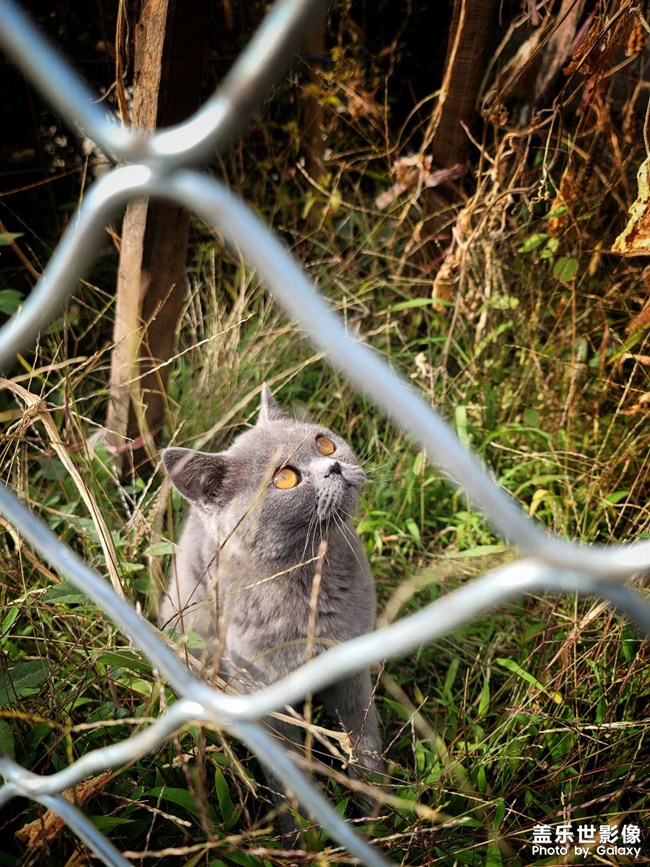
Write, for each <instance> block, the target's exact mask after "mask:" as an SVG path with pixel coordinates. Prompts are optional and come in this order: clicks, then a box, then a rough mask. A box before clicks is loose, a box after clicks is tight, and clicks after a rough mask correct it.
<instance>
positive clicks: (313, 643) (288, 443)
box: [160, 387, 382, 782]
mask: <svg viewBox="0 0 650 867" xmlns="http://www.w3.org/2000/svg"><path fill="white" fill-rule="evenodd" d="M162 460H163V464H164V467H165V470H166V471H167V474H168V475H169V478H170V479H171V481H172V483H173V484H174V486H175V487H176V488H177V489H178V490H179V491H180V493H181V494H182V495H183V497H185V499H187V500H189V502H190V503H191V510H190V513H189V516H188V518H187V520H186V522H185V525H184V527H183V530H182V533H181V536H180V540H179V552H178V556H177V559H176V567H175V570H173V571H172V576H171V580H170V584H169V588H168V591H167V595H166V596H165V598H164V600H163V604H162V608H161V614H160V622H161V625H162V626H163V627H166V628H168V627H173V628H174V631H175V632H178V633H181V634H182V633H190V632H193V633H195V634H198V635H199V636H201V637H202V638H203V639H205V643H206V647H207V650H208V652H209V653H211V654H214V655H215V656H217V657H218V658H219V659H218V663H219V664H220V667H221V670H222V672H225V673H229V674H230V675H232V677H233V682H234V683H235V684H236V686H237V688H238V689H239V690H240V691H251V690H254V689H257V688H259V687H260V686H263V685H264V684H268V683H272V682H273V681H275V680H278V679H279V678H281V677H284V676H285V675H287V674H289V672H291V671H293V670H294V669H296V668H297V667H298V666H300V665H302V664H303V663H304V662H306V661H307V659H308V658H309V656H310V655H316V654H318V653H321V652H323V651H324V650H327V648H328V647H332V646H334V645H336V644H339V643H341V642H343V641H347V640H348V639H350V638H355V637H356V636H358V635H361V634H363V633H364V632H368V631H370V630H371V629H373V627H374V621H375V608H376V599H375V585H374V581H373V578H372V574H371V572H370V567H369V565H368V561H367V559H366V556H365V554H364V552H363V548H362V547H361V544H360V543H359V540H358V538H357V536H356V534H355V532H354V530H353V529H352V526H351V523H350V521H351V518H352V516H353V515H354V513H355V511H356V508H357V501H358V496H359V490H360V489H361V486H362V485H363V483H364V480H365V473H364V472H363V470H362V469H361V467H359V465H358V464H357V461H356V459H355V456H354V454H353V453H352V451H351V449H350V447H349V446H348V444H347V443H346V442H345V440H343V439H341V437H339V436H337V435H336V434H334V433H332V431H330V430H328V429H327V428H324V427H322V426H320V425H314V424H308V423H305V422H297V421H294V420H292V419H291V418H290V417H289V416H288V415H287V414H286V413H285V412H284V411H283V410H282V409H280V407H279V406H278V405H277V403H276V402H275V400H274V399H273V397H272V395H271V393H270V391H269V390H268V389H267V388H266V387H264V389H263V391H262V402H261V409H260V413H259V417H258V419H257V424H256V425H255V427H253V428H251V429H249V430H247V431H245V432H244V433H242V434H240V436H239V437H237V439H236V440H235V442H234V443H233V445H232V446H231V447H230V448H229V449H228V450H227V451H225V452H219V453H216V454H208V453H205V452H196V451H192V450H190V449H181V448H169V449H166V450H165V451H164V452H163V454H162ZM317 570H318V571H319V572H320V587H319V590H318V597H317V598H318V602H317V608H316V616H315V617H314V612H313V603H311V613H310V600H311V599H312V588H313V585H314V577H315V575H316V571H317ZM314 621H315V623H314ZM310 626H311V637H310ZM314 626H315V629H314V628H313V627H314ZM318 698H319V699H320V700H321V701H322V703H323V705H324V707H325V709H326V711H328V712H329V713H330V715H332V716H333V717H334V718H335V719H337V720H340V722H341V723H342V724H343V726H344V728H345V729H346V730H347V731H348V732H349V733H350V734H351V736H352V743H353V745H354V748H355V758H356V761H357V762H358V764H359V765H360V766H361V767H363V768H366V769H368V770H373V771H377V770H380V768H381V766H382V763H381V759H380V753H381V737H380V734H379V721H378V717H377V711H376V709H375V707H374V704H373V701H372V691H371V682H370V672H369V671H368V670H366V671H363V672H361V673H359V674H356V675H353V676H351V677H349V678H346V679H345V680H343V681H341V682H339V683H337V684H333V685H332V686H330V687H328V688H327V689H325V690H323V691H322V692H321V693H320V694H319V696H318ZM269 722H270V724H271V725H272V726H273V728H274V729H275V730H276V731H277V732H278V734H280V735H282V736H284V737H286V738H288V739H289V740H290V741H292V742H294V743H297V741H298V739H299V736H300V735H299V732H300V729H298V728H297V727H295V726H291V725H289V724H286V725H285V724H283V723H281V722H279V721H276V720H269ZM271 782H276V781H273V780H272V779H271Z"/></svg>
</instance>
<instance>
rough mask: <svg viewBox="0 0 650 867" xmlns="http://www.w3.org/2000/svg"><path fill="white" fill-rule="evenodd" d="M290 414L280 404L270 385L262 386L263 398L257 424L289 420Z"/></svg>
mask: <svg viewBox="0 0 650 867" xmlns="http://www.w3.org/2000/svg"><path fill="white" fill-rule="evenodd" d="M289 419H290V417H289V415H288V414H287V413H286V412H285V411H284V410H283V409H282V408H281V407H280V406H279V405H278V403H277V402H276V400H275V398H274V397H273V395H272V394H271V391H270V389H269V388H268V386H266V385H264V386H262V400H261V403H260V414H259V415H258V416H257V424H258V425H264V424H270V423H271V422H274V421H289Z"/></svg>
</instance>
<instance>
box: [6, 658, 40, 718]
mask: <svg viewBox="0 0 650 867" xmlns="http://www.w3.org/2000/svg"><path fill="white" fill-rule="evenodd" d="M47 673H48V668H47V665H46V664H45V663H44V662H42V661H41V660H40V659H35V660H27V661H24V662H17V663H16V664H15V665H12V666H10V667H9V668H7V669H5V670H3V671H0V707H7V705H10V704H14V703H15V702H16V700H17V699H18V700H19V699H21V698H25V697H26V696H29V695H34V693H36V692H38V690H39V687H40V686H41V685H42V683H43V681H44V680H45V678H46V677H47Z"/></svg>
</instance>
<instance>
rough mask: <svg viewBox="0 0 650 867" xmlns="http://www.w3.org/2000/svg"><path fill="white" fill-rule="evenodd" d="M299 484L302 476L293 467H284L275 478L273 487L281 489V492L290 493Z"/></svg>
mask: <svg viewBox="0 0 650 867" xmlns="http://www.w3.org/2000/svg"><path fill="white" fill-rule="evenodd" d="M299 482H300V476H299V475H298V472H297V471H296V470H294V469H293V467H282V469H281V470H278V471H277V473H276V474H275V475H274V476H273V487H275V488H280V490H281V491H289V490H290V489H291V488H295V487H296V485H297V484H298V483H299Z"/></svg>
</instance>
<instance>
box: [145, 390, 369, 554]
mask: <svg viewBox="0 0 650 867" xmlns="http://www.w3.org/2000/svg"><path fill="white" fill-rule="evenodd" d="M162 461H163V465H164V467H165V470H166V471H167V474H168V476H169V478H170V479H171V481H172V483H173V485H174V486H175V487H176V488H177V489H178V490H179V491H180V493H181V494H182V495H183V497H185V499H187V500H189V501H190V502H191V503H193V504H194V505H196V506H198V507H199V508H200V509H202V510H203V511H204V512H205V513H206V514H207V515H214V516H216V517H217V519H218V523H219V525H220V526H221V529H222V531H223V532H225V533H226V534H232V536H233V537H237V538H239V539H240V540H241V539H244V540H245V541H246V544H247V545H249V546H251V547H254V548H255V549H256V550H257V551H258V553H260V554H262V555H263V556H267V557H271V558H279V559H281V558H285V557H291V556H293V555H294V554H296V553H297V554H298V556H303V555H304V554H307V555H309V556H313V555H314V552H315V548H316V547H317V546H318V544H319V543H320V541H321V540H322V539H323V538H326V537H327V536H328V534H329V532H330V531H331V530H332V529H333V528H335V527H337V526H339V525H340V523H341V522H343V521H347V520H348V519H349V518H351V517H352V516H353V515H354V512H355V511H356V508H357V501H358V496H359V490H360V489H361V486H362V485H363V482H364V480H365V473H364V471H363V470H362V469H361V467H360V466H359V465H358V463H357V460H356V458H355V456H354V454H353V452H352V450H351V449H350V447H349V446H348V444H347V443H346V442H345V440H344V439H342V438H341V437H340V436H338V435H337V434H335V433H333V432H332V431H331V430H329V429H328V428H325V427H323V426H322V425H315V424H310V423H306V422H298V421H294V420H293V419H292V418H291V417H290V416H289V415H288V414H287V413H286V412H284V410H282V409H281V408H280V407H279V406H278V404H277V403H276V402H275V400H274V398H273V397H272V395H271V392H270V391H269V390H268V388H266V387H264V389H263V391H262V401H261V407H260V412H259V416H258V419H257V424H256V425H255V427H253V428H250V429H249V430H247V431H245V432H244V433H242V434H240V436H238V437H237V439H236V440H235V441H234V443H233V444H232V446H231V447H230V448H229V449H228V450H227V451H225V452H218V453H207V452H197V451H193V450H191V449H182V448H169V449H165V451H164V452H163V454H162Z"/></svg>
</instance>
